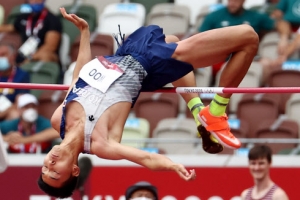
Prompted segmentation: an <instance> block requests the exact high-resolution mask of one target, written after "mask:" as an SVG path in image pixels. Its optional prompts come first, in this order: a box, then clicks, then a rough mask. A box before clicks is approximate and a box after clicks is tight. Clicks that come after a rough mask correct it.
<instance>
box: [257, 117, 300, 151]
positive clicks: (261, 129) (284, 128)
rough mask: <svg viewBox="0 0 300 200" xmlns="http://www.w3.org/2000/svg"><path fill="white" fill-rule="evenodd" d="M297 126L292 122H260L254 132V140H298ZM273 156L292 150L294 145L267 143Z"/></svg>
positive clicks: (279, 120)
mask: <svg viewBox="0 0 300 200" xmlns="http://www.w3.org/2000/svg"><path fill="white" fill-rule="evenodd" d="M298 130H299V127H298V124H297V122H296V121H294V120H283V121H282V120H281V119H276V120H272V119H271V120H270V119H266V120H264V121H262V122H261V123H260V124H259V125H258V126H257V128H256V130H255V132H254V137H256V138H275V139H279V138H282V139H298V138H299V137H298ZM268 145H269V146H270V147H271V149H272V151H273V153H274V154H277V153H279V152H280V151H282V150H285V149H292V148H295V147H296V146H297V144H296V143H268Z"/></svg>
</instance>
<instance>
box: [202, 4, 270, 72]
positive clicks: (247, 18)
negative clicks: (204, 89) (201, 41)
mask: <svg viewBox="0 0 300 200" xmlns="http://www.w3.org/2000/svg"><path fill="white" fill-rule="evenodd" d="M244 2H245V0H228V3H227V6H225V7H222V8H219V9H218V10H216V11H214V12H212V13H210V14H208V15H207V16H206V17H205V18H204V21H203V23H202V24H201V26H200V27H199V29H198V31H199V32H204V31H208V30H211V29H217V28H222V27H227V26H235V25H240V24H249V25H250V26H252V27H253V29H254V30H255V32H256V33H257V34H258V35H259V36H260V37H262V36H263V35H264V34H265V33H266V32H268V31H272V30H275V28H276V23H275V20H273V19H272V18H271V17H269V16H268V15H267V14H263V13H260V12H258V11H254V10H246V9H244V7H243V6H244ZM224 63H225V60H224V62H221V63H218V64H215V65H213V66H212V67H213V76H214V77H215V75H216V74H217V72H218V71H219V70H220V68H221V67H222V66H223V64H224Z"/></svg>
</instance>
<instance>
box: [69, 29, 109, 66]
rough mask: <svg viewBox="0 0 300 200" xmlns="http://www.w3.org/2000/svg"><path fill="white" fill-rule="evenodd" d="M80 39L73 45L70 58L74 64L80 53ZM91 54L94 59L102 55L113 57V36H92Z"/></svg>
mask: <svg viewBox="0 0 300 200" xmlns="http://www.w3.org/2000/svg"><path fill="white" fill-rule="evenodd" d="M79 43H80V38H77V39H76V41H75V42H74V43H73V44H72V47H71V51H70V56H71V61H72V62H74V61H76V60H77V56H78V51H79ZM90 44H91V52H92V58H95V57H96V56H99V55H102V56H106V55H113V53H114V39H113V37H112V36H111V35H105V34H97V35H94V36H91V43H90Z"/></svg>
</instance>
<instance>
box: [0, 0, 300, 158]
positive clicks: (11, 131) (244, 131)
mask: <svg viewBox="0 0 300 200" xmlns="http://www.w3.org/2000/svg"><path fill="white" fill-rule="evenodd" d="M60 7H65V8H66V10H67V12H69V13H76V14H77V15H78V16H79V17H82V18H84V19H85V20H86V21H87V22H88V23H89V27H90V31H91V38H90V42H91V48H92V54H93V56H99V55H112V54H113V53H114V52H115V51H116V49H117V44H116V42H115V40H114V37H113V35H114V34H118V32H119V28H118V25H120V29H121V32H122V33H124V34H125V35H126V36H128V35H130V34H131V33H132V32H133V31H134V30H136V29H137V28H139V27H141V26H146V25H151V24H157V25H159V26H161V27H162V28H163V29H164V32H165V34H172V35H176V36H177V37H179V38H180V39H181V40H184V39H185V38H187V37H189V36H191V35H194V34H198V33H199V32H204V31H209V30H211V29H215V28H222V27H226V26H234V25H238V24H249V25H250V26H252V27H253V28H254V30H255V31H256V32H257V34H258V35H259V37H260V46H259V51H258V52H257V56H256V57H255V59H254V60H253V62H252V65H251V67H250V69H249V71H248V73H247V75H246V76H245V78H244V79H243V81H242V83H241V84H240V87H299V86H300V81H299V80H300V62H299V61H300V60H299V51H298V47H299V46H300V39H299V38H300V36H299V35H300V31H298V28H299V25H300V10H299V7H300V2H299V1H297V0H223V1H222V0H205V1H202V0H174V1H170V0H151V1H149V0H132V1H117V0H101V1H98V0H48V1H46V0H28V1H24V0H10V1H2V2H1V3H0V82H16V83H45V84H65V85H69V84H70V81H71V77H72V71H73V69H74V66H75V62H76V58H77V53H78V49H79V31H78V30H77V28H76V27H75V26H74V25H73V24H71V23H70V22H68V21H67V20H65V19H64V18H63V17H62V15H61V14H60V12H59V8H60ZM216 48H217V47H216ZM203 51H205V49H203ZM225 65H226V60H224V62H222V63H216V64H215V65H213V66H207V67H206V68H203V69H198V70H195V76H196V81H197V86H198V87H215V86H218V81H219V77H220V74H221V73H222V69H223V67H224V66H225ZM166 87H172V84H169V85H167V86H166ZM0 93H1V96H0V129H1V132H2V134H3V138H4V141H5V142H6V143H7V144H8V152H10V153H46V152H47V151H48V150H49V147H51V146H52V145H54V144H57V143H59V142H60V139H59V138H57V137H58V134H57V133H56V131H55V130H54V129H52V128H51V124H50V120H51V116H52V114H53V112H54V110H55V109H56V108H57V107H58V106H59V105H60V104H61V102H62V101H63V99H64V97H65V95H66V91H55V90H24V89H22V90H19V89H8V88H0ZM199 95H200V97H201V98H202V99H203V102H205V103H209V102H210V101H211V99H212V97H213V94H199ZM299 113H300V95H299V94H297V93H295V94H290V93H284V94H283V93H277V94H234V95H233V96H232V98H231V101H230V105H229V107H228V110H227V114H228V115H229V118H230V119H229V122H230V126H231V129H232V132H233V133H234V134H235V135H236V136H237V137H238V138H240V139H241V141H242V143H243V148H242V149H241V150H238V151H233V150H229V149H225V150H224V151H223V152H222V153H223V154H237V153H243V151H244V150H246V151H247V150H248V149H249V148H251V147H252V146H253V145H254V144H258V143H268V144H269V145H270V147H271V148H272V150H273V152H274V153H275V154H298V153H300V149H299V144H298V143H299V134H300V133H299V124H300V117H299V116H300V114H299ZM122 143H124V144H126V145H130V146H134V147H137V148H142V149H144V150H147V151H153V152H158V153H165V154H199V153H204V152H203V150H202V147H201V140H199V139H198V138H197V129H196V124H195V122H194V120H193V117H192V115H191V114H190V112H189V110H188V109H187V107H186V105H185V103H184V102H183V99H182V98H181V97H180V96H179V95H178V94H169V93H142V94H141V95H140V98H139V99H138V101H137V102H136V105H135V107H134V108H133V109H132V112H131V114H130V116H129V118H128V120H127V122H126V125H125V129H124V134H123V138H122Z"/></svg>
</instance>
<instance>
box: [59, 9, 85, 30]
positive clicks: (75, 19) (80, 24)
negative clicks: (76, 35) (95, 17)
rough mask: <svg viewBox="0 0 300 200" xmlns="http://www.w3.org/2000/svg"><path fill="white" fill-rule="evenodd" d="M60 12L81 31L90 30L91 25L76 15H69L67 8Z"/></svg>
mask: <svg viewBox="0 0 300 200" xmlns="http://www.w3.org/2000/svg"><path fill="white" fill-rule="evenodd" d="M60 12H61V14H62V15H63V17H64V18H65V19H67V20H69V21H70V22H72V23H73V24H74V25H75V26H77V28H78V29H79V30H83V29H86V28H89V24H88V23H87V22H86V21H85V20H84V19H82V18H80V17H78V16H77V15H76V14H68V13H67V12H66V9H65V8H60Z"/></svg>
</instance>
